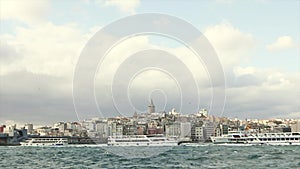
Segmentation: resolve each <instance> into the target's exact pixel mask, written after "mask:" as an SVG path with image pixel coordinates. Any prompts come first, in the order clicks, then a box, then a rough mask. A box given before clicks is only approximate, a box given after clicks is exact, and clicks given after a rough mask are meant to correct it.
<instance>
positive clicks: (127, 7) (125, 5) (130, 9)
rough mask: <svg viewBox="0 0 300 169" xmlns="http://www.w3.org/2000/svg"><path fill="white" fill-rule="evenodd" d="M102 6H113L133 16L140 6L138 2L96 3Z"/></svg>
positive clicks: (109, 1)
mask: <svg viewBox="0 0 300 169" xmlns="http://www.w3.org/2000/svg"><path fill="white" fill-rule="evenodd" d="M97 2H98V3H99V4H101V5H103V6H115V7H117V8H119V9H120V10H121V11H122V12H125V13H130V14H133V13H135V10H136V8H137V7H138V6H139V4H140V0H126V1H125V0H100V1H97Z"/></svg>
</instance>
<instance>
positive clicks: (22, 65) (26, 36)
mask: <svg viewBox="0 0 300 169" xmlns="http://www.w3.org/2000/svg"><path fill="white" fill-rule="evenodd" d="M89 37H90V35H89ZM1 39H2V41H3V42H5V43H6V44H7V45H9V46H10V51H9V50H8V49H6V48H7V47H5V46H3V47H1V48H0V52H1V53H4V56H3V57H6V58H13V57H17V53H13V51H14V50H15V51H20V52H18V53H22V57H19V58H15V59H14V65H10V64H5V65H2V67H1V72H0V74H7V73H9V72H14V71H19V70H26V71H28V72H33V73H36V74H48V75H52V76H66V75H71V74H72V72H73V68H74V65H75V63H76V61H77V58H78V56H79V53H80V51H81V48H82V47H83V46H84V43H85V42H86V40H87V39H88V37H87V35H86V34H83V33H82V32H81V31H80V30H79V29H78V28H77V26H76V25H74V24H66V25H54V24H53V23H50V22H49V23H45V24H39V25H35V26H33V27H31V28H25V27H17V28H16V33H15V35H8V34H6V35H1ZM4 47H5V48H4ZM8 52H9V53H8ZM12 55H14V56H12Z"/></svg>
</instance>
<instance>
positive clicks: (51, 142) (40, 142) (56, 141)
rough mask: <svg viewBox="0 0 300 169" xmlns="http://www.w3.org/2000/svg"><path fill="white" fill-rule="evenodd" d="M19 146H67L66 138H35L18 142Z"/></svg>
mask: <svg viewBox="0 0 300 169" xmlns="http://www.w3.org/2000/svg"><path fill="white" fill-rule="evenodd" d="M20 144H21V146H65V145H68V139H67V138H61V137H36V138H29V139H27V140H25V141H24V142H20Z"/></svg>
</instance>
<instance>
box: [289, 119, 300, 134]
mask: <svg viewBox="0 0 300 169" xmlns="http://www.w3.org/2000/svg"><path fill="white" fill-rule="evenodd" d="M291 130H292V132H300V121H296V122H295V123H293V124H291Z"/></svg>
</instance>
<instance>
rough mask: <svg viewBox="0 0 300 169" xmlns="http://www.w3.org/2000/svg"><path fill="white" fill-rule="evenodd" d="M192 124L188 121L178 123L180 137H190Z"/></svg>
mask: <svg viewBox="0 0 300 169" xmlns="http://www.w3.org/2000/svg"><path fill="white" fill-rule="evenodd" d="M191 129H192V125H191V123H190V122H181V123H180V138H186V137H191Z"/></svg>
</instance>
